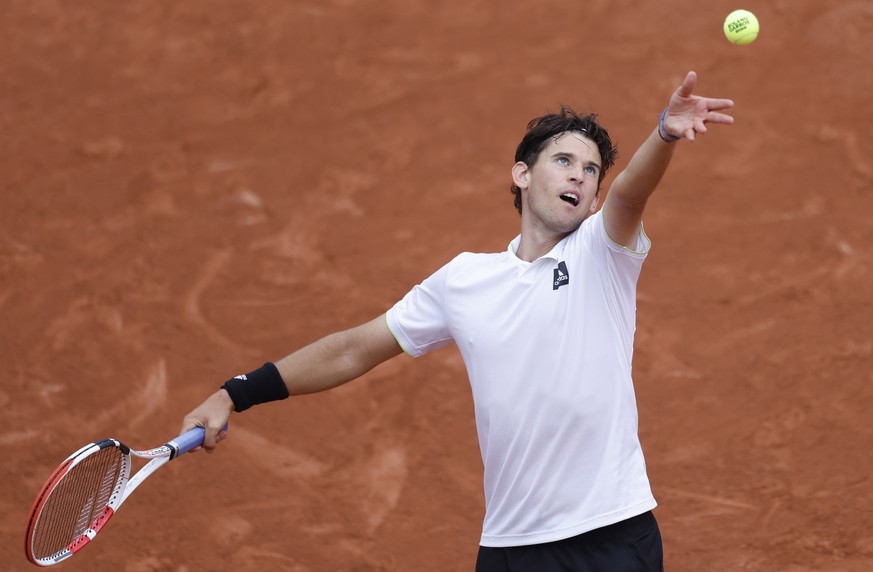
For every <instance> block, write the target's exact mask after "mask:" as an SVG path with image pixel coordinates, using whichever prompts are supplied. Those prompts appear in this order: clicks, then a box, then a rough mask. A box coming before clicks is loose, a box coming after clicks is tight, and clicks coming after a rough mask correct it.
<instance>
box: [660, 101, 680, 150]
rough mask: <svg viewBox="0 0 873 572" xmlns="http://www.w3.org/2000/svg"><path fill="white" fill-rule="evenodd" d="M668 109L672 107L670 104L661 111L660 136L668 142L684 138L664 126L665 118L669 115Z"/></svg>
mask: <svg viewBox="0 0 873 572" xmlns="http://www.w3.org/2000/svg"><path fill="white" fill-rule="evenodd" d="M668 109H670V106H667V107H665V108H664V111H662V112H661V118H660V119H659V120H658V137H660V138H661V140H662V141H665V142H667V143H675V142H676V141H678V140H680V139H682V138H681V137H679V136H677V135H673V134H672V133H670V132H669V131H667V128H666V127H664V118H665V117H667V110H668ZM665 135H666V137H665Z"/></svg>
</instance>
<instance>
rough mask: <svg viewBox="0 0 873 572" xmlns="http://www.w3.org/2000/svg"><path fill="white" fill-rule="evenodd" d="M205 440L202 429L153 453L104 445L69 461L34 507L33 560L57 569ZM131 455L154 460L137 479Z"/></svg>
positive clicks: (29, 538)
mask: <svg viewBox="0 0 873 572" xmlns="http://www.w3.org/2000/svg"><path fill="white" fill-rule="evenodd" d="M226 428H227V426H226V425H225V429H226ZM204 434H205V432H204V430H203V428H202V427H195V428H194V429H191V430H190V431H188V432H186V433H184V434H183V435H180V436H178V437H176V438H175V439H173V440H172V441H170V442H168V443H166V444H164V445H162V446H160V447H158V448H157V449H149V450H148V451H134V450H132V449H131V448H130V447H128V446H127V445H125V444H124V443H122V442H120V441H117V440H115V439H103V440H102V441H95V442H93V443H90V444H88V445H85V446H84V447H82V448H81V449H79V450H78V451H76V452H75V453H73V454H72V455H70V456H69V457H67V459H66V460H65V461H64V462H63V463H61V465H60V466H59V467H58V468H57V470H55V472H54V473H52V476H51V477H49V479H48V481H46V483H45V485H43V487H42V490H40V491H39V494H38V495H37V497H36V501H35V502H34V503H33V508H32V509H31V511H30V518H29V519H28V521H27V533H26V535H25V537H24V552H25V554H26V555H27V559H28V560H30V561H31V562H33V563H34V564H36V565H38V566H51V565H53V564H57V563H58V562H61V561H63V560H66V559H67V558H69V557H70V556H72V555H73V554H75V553H76V552H78V551H79V550H81V549H82V548H83V547H84V546H85V545H87V544H88V543H89V542H90V541H91V540H93V539H94V537H95V536H96V535H97V533H98V532H100V531H101V530H102V529H103V527H104V526H106V523H107V522H109V519H110V518H112V515H113V514H115V512H116V511H117V510H118V507H120V506H121V504H122V503H123V502H124V501H125V500H127V498H128V497H129V496H130V494H131V493H132V492H133V491H134V490H136V488H137V487H138V486H139V485H141V484H142V482H143V481H144V480H145V479H146V478H148V477H149V476H150V475H151V474H152V473H154V472H155V471H156V470H158V469H159V468H161V467H162V466H163V465H165V464H166V463H168V462H170V461H172V460H173V459H175V458H176V457H178V456H179V455H182V454H183V453H187V452H188V451H190V450H191V449H193V448H195V447H197V446H198V445H200V444H201V443H203V436H204ZM131 455H132V456H134V457H140V458H142V459H150V460H149V462H148V463H146V465H145V466H144V467H143V468H141V469H140V470H139V471H137V473H136V474H135V475H134V476H133V477H132V478H130V468H131Z"/></svg>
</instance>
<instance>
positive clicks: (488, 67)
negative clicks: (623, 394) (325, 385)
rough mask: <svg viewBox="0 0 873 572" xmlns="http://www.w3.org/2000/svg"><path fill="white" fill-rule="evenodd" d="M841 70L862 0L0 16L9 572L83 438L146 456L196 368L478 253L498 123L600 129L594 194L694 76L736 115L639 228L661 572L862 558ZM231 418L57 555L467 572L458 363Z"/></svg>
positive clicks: (490, 214) (864, 92)
mask: <svg viewBox="0 0 873 572" xmlns="http://www.w3.org/2000/svg"><path fill="white" fill-rule="evenodd" d="M737 8H745V9H748V10H751V11H752V12H754V13H755V14H756V15H757V16H758V19H759V20H760V22H761V33H760V36H759V38H758V40H757V41H756V42H755V43H754V44H752V45H749V46H734V45H731V44H730V43H728V42H727V40H726V39H725V38H724V36H723V33H722V23H723V21H724V18H725V17H726V16H727V14H728V13H729V12H731V11H732V10H734V9H737ZM871 45H873V3H871V2H869V1H868V0H857V1H853V0H816V1H811V0H800V1H798V0H773V1H769V2H760V1H751V2H748V3H746V4H745V5H737V4H734V3H730V2H727V1H724V0H711V1H709V2H697V1H691V0H660V1H658V2H637V1H632V0H611V1H608V0H576V1H572V2H571V1H567V0H539V1H537V2H535V3H533V2H524V3H522V2H506V1H503V2H497V1H495V0H466V1H464V2H460V1H449V0H445V1H440V0H432V1H429V2H423V1H421V0H379V1H375V0H320V1H315V0H312V1H300V0H287V1H280V0H252V1H250V2H245V3H242V2H229V1H214V2H206V1H202V0H198V1H191V2H184V3H180V2H171V1H166V0H160V1H153V2H126V3H118V2H110V1H83V2H76V3H71V2H61V1H60V0H57V1H49V0H38V1H34V2H30V1H23V0H12V1H8V2H4V4H3V10H2V15H0V134H2V135H0V176H2V179H0V181H2V187H0V363H2V364H3V365H4V366H5V367H4V374H3V376H2V378H3V380H2V382H0V406H2V408H3V411H4V414H5V423H4V427H3V429H2V430H0V445H2V447H3V451H4V453H5V454H4V455H3V461H2V464H0V482H2V485H0V561H2V562H3V568H4V569H5V570H28V569H32V568H31V565H30V564H29V563H27V561H26V560H25V557H24V554H23V550H22V539H23V535H24V529H25V524H26V519H27V516H28V512H29V510H30V507H31V504H32V502H33V499H34V497H35V495H36V493H37V491H38V490H39V488H40V487H41V485H42V484H43V482H44V481H45V479H46V478H47V477H48V475H49V474H50V472H51V471H52V470H53V469H54V468H55V467H56V466H57V464H58V463H59V462H60V461H62V460H63V459H64V458H65V457H66V456H67V455H68V454H70V453H71V452H72V451H74V450H75V449H77V448H78V447H80V446H81V445H83V444H85V443H87V442H89V441H92V440H94V439H97V438H102V437H108V436H112V437H116V438H118V439H121V440H122V441H124V442H125V443H127V444H128V445H130V446H131V447H133V448H145V447H152V446H155V445H157V444H160V443H163V442H165V441H166V440H168V439H169V438H171V437H173V436H175V435H176V434H177V431H178V428H179V425H180V423H181V419H182V417H183V416H184V415H185V413H187V412H188V411H189V410H190V409H192V408H193V407H194V406H195V405H197V404H198V403H199V402H200V401H201V400H202V399H204V398H205V397H206V396H207V395H209V394H210V393H211V392H213V391H214V390H215V389H217V387H218V386H219V385H220V384H221V383H222V382H223V381H224V380H225V379H227V378H228V377H231V376H233V375H236V374H237V373H240V372H244V371H249V370H251V369H254V368H255V367H257V366H258V365H260V364H261V363H263V361H266V360H274V359H278V358H280V357H282V356H283V355H285V354H287V353H289V352H290V351H292V350H293V349H296V348H297V347H299V346H300V345H302V344H305V343H308V342H310V341H313V340H315V339H317V338H319V337H321V336H322V335H325V334H328V333H330V332H333V331H336V330H338V329H344V328H347V327H351V326H354V325H357V324H359V323H361V322H363V321H365V320H369V319H371V318H373V317H375V316H377V315H379V314H381V313H383V312H384V311H385V310H387V309H388V308H389V307H390V306H391V305H392V304H393V303H394V302H395V301H396V300H398V299H399V298H400V297H402V296H403V295H404V294H405V293H406V292H407V291H408V290H409V289H410V288H411V287H412V286H413V285H414V284H416V283H417V282H420V281H421V280H423V279H424V278H425V277H427V276H428V275H429V274H430V273H432V272H433V271H434V270H436V269H437V268H439V267H440V266H441V265H442V264H444V263H445V262H446V261H448V260H449V259H451V258H452V257H454V256H455V255H456V254H457V253H458V252H461V251H499V250H503V249H504V248H506V245H507V243H508V242H509V241H510V240H511V239H512V238H513V237H514V236H515V235H516V234H517V232H518V225H519V219H518V215H517V213H516V211H515V209H514V207H513V206H512V195H511V194H510V193H509V186H510V172H509V170H510V167H511V165H512V163H513V154H514V150H515V146H516V145H517V143H518V141H519V140H520V139H521V137H522V135H523V134H524V129H525V125H526V123H527V121H528V120H529V119H531V118H532V117H534V116H537V115H540V114H542V113H545V112H547V111H555V110H557V109H558V108H559V106H560V104H562V103H564V104H569V105H572V106H574V107H576V108H577V109H578V110H580V111H585V112H596V113H599V114H600V119H601V121H602V122H603V124H604V125H605V126H606V127H607V128H608V129H609V130H610V133H611V135H612V136H613V139H614V140H616V141H617V142H618V145H619V152H620V158H619V161H618V163H617V165H616V167H615V169H614V170H613V172H612V173H611V174H610V176H609V177H608V178H607V180H606V182H605V184H606V186H607V187H608V185H609V183H611V181H612V180H613V179H614V176H615V174H616V173H618V172H619V171H620V170H621V169H622V168H623V167H624V166H625V165H626V164H627V161H628V160H629V159H630V157H631V155H632V153H633V151H634V150H635V149H636V147H637V146H638V145H639V144H640V143H641V142H642V141H643V140H644V139H645V138H646V137H647V135H648V134H649V133H650V132H651V130H652V129H653V128H654V127H655V125H656V121H657V117H658V114H659V113H660V111H661V110H662V109H663V107H664V106H665V105H666V102H667V100H668V98H669V96H670V94H671V93H672V92H673V90H674V89H675V88H676V87H677V86H678V85H679V83H680V82H681V81H682V78H683V77H684V76H685V73H686V72H687V71H689V70H695V71H697V72H698V74H699V76H700V80H699V84H698V89H697V92H698V93H699V94H701V95H705V96H710V97H728V98H731V99H733V100H734V101H735V107H734V109H733V110H732V114H733V115H734V117H735V119H736V122H735V125H733V126H732V127H725V126H718V125H716V126H712V128H711V129H710V131H709V133H707V134H706V135H705V136H703V137H701V138H700V139H699V140H698V141H697V142H695V143H693V144H689V143H688V142H685V141H683V142H680V143H679V144H678V145H679V146H680V148H679V149H677V153H676V157H675V159H674V161H673V165H672V166H671V170H670V171H669V172H668V174H667V176H666V177H665V179H664V181H663V182H662V185H661V187H660V189H659V192H658V193H657V195H656V196H655V198H653V200H652V201H651V202H650V204H649V208H648V210H647V216H646V219H645V224H646V229H647V231H648V234H649V235H650V237H651V238H652V240H653V243H654V247H653V250H652V252H651V255H650V256H649V259H648V261H647V263H646V265H645V267H644V270H643V273H642V277H641V280H640V285H639V309H638V316H637V317H638V327H637V337H636V354H635V361H634V375H635V382H636V387H637V398H638V402H639V407H640V435H641V439H642V442H643V447H644V450H645V452H646V457H647V461H648V465H649V476H650V479H651V481H652V486H653V490H654V492H655V496H656V498H657V499H658V501H659V505H660V506H659V508H658V509H656V512H655V514H656V515H657V517H658V519H659V521H660V523H661V529H662V533H663V536H664V544H665V555H666V561H667V569H668V570H671V571H674V572H685V571H687V572H692V571H700V570H767V571H771V570H785V571H792V572H800V571H813V570H822V571H824V570H827V571H862V570H864V571H866V570H869V569H871V566H873V532H871V526H873V510H871V509H873V502H871V501H873V487H871V481H870V476H869V475H870V469H871V466H873V459H871V445H873V429H871V425H870V423H869V411H870V409H871V408H873V388H871V382H873V373H871V372H873V326H871V318H873V307H871V295H870V287H869V284H870V277H871V255H870V248H869V245H870V244H871V240H873V229H871V225H870V223H869V222H868V220H867V219H868V218H869V212H870V211H871V210H873V159H871V157H873V142H871V138H870V137H869V136H868V134H867V131H869V129H870V128H871V127H873V108H871V107H870V105H869V101H870V93H871V90H873V74H871V73H870V62H871V60H870V56H869V54H870V51H871ZM413 362H416V363H413ZM231 424H232V427H231V431H230V437H229V439H228V440H227V441H226V442H224V443H223V444H222V445H221V447H220V448H219V450H218V451H217V452H216V453H215V454H214V455H211V456H209V455H205V454H202V453H199V454H196V455H191V456H189V457H186V458H183V459H180V460H179V461H178V462H175V463H173V464H171V465H169V466H167V467H166V468H164V469H162V470H161V472H160V473H158V474H156V475H155V476H153V477H152V478H150V479H149V481H148V483H147V484H145V485H144V486H143V487H142V488H141V489H140V490H139V491H137V493H136V494H135V495H134V496H133V497H132V498H131V500H130V501H129V502H128V503H127V504H125V506H124V508H123V509H122V511H121V512H122V514H123V516H121V517H119V518H116V519H115V520H114V521H113V523H112V524H111V525H110V526H108V527H107V528H106V530H105V531H104V532H102V533H101V535H100V537H98V539H97V540H95V542H94V543H93V544H92V545H91V546H89V547H88V548H87V549H86V550H84V551H83V552H82V553H81V554H79V555H77V556H76V557H75V558H73V559H71V560H70V561H67V562H65V563H64V564H62V565H61V566H62V567H63V568H64V569H66V570H70V571H74V570H83V571H84V570H94V569H97V568H98V567H99V568H101V569H113V570H124V571H127V572H144V571H162V570H168V571H176V572H194V571H199V570H235V571H249V570H252V571H253V570H283V571H286V570H287V571H294V572H301V571H341V570H344V571H370V570H372V571H377V570H378V571H400V570H403V571H407V570H421V571H425V570H427V571H431V570H433V571H448V570H458V571H462V570H472V569H473V566H474V562H475V555H476V551H477V543H478V539H479V533H480V527H481V522H482V517H483V510H484V509H483V497H482V486H481V478H482V475H481V472H482V467H481V459H480V457H479V452H478V447H477V443H476V435H475V425H474V420H473V410H472V404H471V401H470V390H469V384H468V382H467V380H466V375H465V371H464V368H463V365H462V363H461V362H460V360H459V358H458V354H457V351H456V350H455V349H454V348H448V349H444V350H440V351H438V352H435V353H434V354H432V355H428V356H426V357H423V358H420V359H418V360H413V359H411V358H409V357H406V356H400V357H398V358H396V359H394V360H392V361H390V362H388V363H386V364H384V365H382V366H380V367H379V368H377V369H376V370H374V371H372V372H371V373H370V374H368V375H367V376H365V377H364V378H362V379H360V380H357V381H356V382H353V383H351V384H348V385H346V386H343V387H342V388H339V389H337V390H334V391H331V392H328V393H325V394H320V395H314V396H306V397H299V398H295V399H291V400H287V401H284V402H281V403H277V404H268V405H264V406H261V407H259V408H258V409H257V410H256V411H250V412H246V413H243V414H240V415H238V416H234V417H233V418H232V420H231ZM137 468H138V467H137Z"/></svg>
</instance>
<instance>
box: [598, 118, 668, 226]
mask: <svg viewBox="0 0 873 572" xmlns="http://www.w3.org/2000/svg"><path fill="white" fill-rule="evenodd" d="M675 149H676V143H668V142H666V141H664V140H663V139H662V138H661V137H660V135H659V134H658V127H655V129H653V130H652V132H651V133H650V134H649V137H648V138H647V139H646V140H645V141H644V142H643V144H642V145H641V146H640V148H639V149H637V151H636V153H634V155H633V157H632V158H631V160H630V162H629V163H628V166H627V168H625V169H624V171H622V172H621V173H620V174H619V175H618V177H616V179H615V182H614V183H613V184H612V187H611V188H610V190H609V194H610V197H613V198H614V199H615V200H617V201H618V202H619V203H620V204H621V205H622V206H623V207H625V208H629V209H634V208H639V209H640V210H642V208H643V207H645V205H646V201H648V200H649V197H650V196H651V195H652V193H653V192H654V191H655V188H656V187H657V186H658V183H659V182H660V181H661V178H662V177H663V176H664V173H665V172H666V171H667V167H668V166H669V165H670V161H671V160H672V158H673V153H674V151H675Z"/></svg>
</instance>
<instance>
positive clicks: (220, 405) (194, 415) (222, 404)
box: [180, 390, 233, 453]
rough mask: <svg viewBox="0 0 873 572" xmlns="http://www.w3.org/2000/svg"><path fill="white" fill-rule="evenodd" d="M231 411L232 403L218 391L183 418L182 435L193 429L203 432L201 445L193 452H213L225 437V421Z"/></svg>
mask: <svg viewBox="0 0 873 572" xmlns="http://www.w3.org/2000/svg"><path fill="white" fill-rule="evenodd" d="M232 411H233V403H232V402H231V401H230V398H229V396H228V395H227V392H225V391H224V390H219V391H217V392H216V393H214V394H213V395H211V396H210V397H209V398H208V399H207V400H206V401H204V402H203V403H201V404H200V405H199V406H197V407H196V408H195V409H194V410H193V411H191V412H190V413H189V414H188V415H186V416H185V419H184V420H183V421H182V433H184V432H185V431H188V430H190V429H193V428H194V427H202V428H203V431H204V433H203V443H202V444H201V445H200V447H198V448H195V449H193V451H196V450H198V449H203V450H204V451H206V452H207V453H212V452H213V451H214V450H215V446H216V445H217V444H218V443H220V442H221V441H223V440H224V439H225V438H226V437H227V430H226V426H227V420H228V418H229V417H230V414H231V412H232ZM182 433H180V435H181V434H182Z"/></svg>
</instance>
